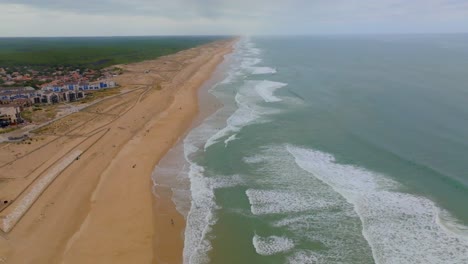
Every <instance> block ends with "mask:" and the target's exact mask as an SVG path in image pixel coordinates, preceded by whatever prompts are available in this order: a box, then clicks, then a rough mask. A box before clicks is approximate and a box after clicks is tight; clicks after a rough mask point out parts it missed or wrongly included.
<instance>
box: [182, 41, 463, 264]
mask: <svg viewBox="0 0 468 264" xmlns="http://www.w3.org/2000/svg"><path fill="white" fill-rule="evenodd" d="M225 67H227V68H228V69H227V70H226V72H225V79H224V80H223V81H221V82H219V83H217V84H216V85H214V86H213V88H212V90H211V93H213V94H214V95H215V96H216V97H217V98H218V100H220V101H221V102H222V103H223V105H224V106H223V108H221V109H220V110H218V111H217V112H216V113H215V114H213V115H212V116H210V117H209V118H207V119H206V120H205V121H204V122H203V123H202V124H201V125H200V126H198V127H197V128H195V129H194V130H192V131H191V132H190V133H189V135H188V136H187V138H186V139H185V140H184V153H185V157H186V159H187V162H188V165H189V166H187V167H186V170H184V171H183V172H182V173H181V174H180V175H179V177H180V179H182V180H183V179H184V177H188V178H189V179H190V182H191V187H190V188H191V202H192V207H191V209H190V211H189V212H187V209H185V213H188V217H187V221H188V222H187V229H186V233H185V236H186V237H185V250H184V260H185V262H186V263H468V209H467V208H468V207H467V204H466V202H467V201H468V175H467V171H468V35H462V34H460V35H386V36H384V35H380V36H316V37H252V38H244V39H242V40H241V41H240V42H239V43H238V44H237V46H236V48H235V51H234V53H233V54H232V55H230V56H229V57H228V58H227V61H226V62H225ZM175 193H176V194H179V195H178V196H176V197H175V200H176V203H177V204H178V208H179V209H181V208H182V209H181V210H182V211H184V209H183V208H184V206H183V204H184V199H185V202H187V200H186V199H188V197H189V196H188V193H185V195H180V194H181V193H183V190H182V191H180V190H179V192H177V191H176V192H175ZM184 197H185V198H184ZM185 208H188V207H187V206H185Z"/></svg>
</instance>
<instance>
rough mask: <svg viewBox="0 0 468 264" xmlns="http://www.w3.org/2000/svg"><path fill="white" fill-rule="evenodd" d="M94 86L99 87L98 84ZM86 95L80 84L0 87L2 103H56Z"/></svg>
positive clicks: (70, 100) (24, 104)
mask: <svg viewBox="0 0 468 264" xmlns="http://www.w3.org/2000/svg"><path fill="white" fill-rule="evenodd" d="M92 87H99V85H98V84H96V85H95V86H92ZM84 97H85V93H84V91H83V90H81V89H80V86H79V85H78V84H68V85H66V86H52V87H45V88H43V89H41V90H35V89H34V88H32V87H4V88H0V104H16V105H21V106H26V105H27V103H26V101H29V102H30V103H31V104H56V103H60V102H73V101H77V100H80V99H83V98H84Z"/></svg>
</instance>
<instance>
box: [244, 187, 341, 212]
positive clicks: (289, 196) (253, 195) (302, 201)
mask: <svg viewBox="0 0 468 264" xmlns="http://www.w3.org/2000/svg"><path fill="white" fill-rule="evenodd" d="M246 195H247V197H248V198H249V202H250V208H251V211H252V213H253V214H255V215H263V214H278V213H294V212H302V211H306V210H311V209H319V208H325V207H328V206H331V205H333V204H332V203H330V201H327V200H324V199H320V198H319V197H317V196H316V195H314V194H312V195H306V194H303V193H302V194H301V193H294V192H291V191H281V190H256V189H248V190H247V191H246Z"/></svg>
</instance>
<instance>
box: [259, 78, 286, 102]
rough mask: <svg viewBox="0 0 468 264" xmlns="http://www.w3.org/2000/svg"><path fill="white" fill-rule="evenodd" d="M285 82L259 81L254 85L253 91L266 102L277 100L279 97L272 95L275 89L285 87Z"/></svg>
mask: <svg viewBox="0 0 468 264" xmlns="http://www.w3.org/2000/svg"><path fill="white" fill-rule="evenodd" d="M286 85H287V84H286V83H280V82H272V81H266V80H265V81H261V82H260V83H258V84H257V85H255V91H256V92H257V93H258V95H260V96H261V97H262V98H263V100H264V101H265V102H267V103H272V102H279V101H281V98H278V97H276V96H275V95H274V93H275V91H276V90H278V89H280V88H283V87H285V86H286Z"/></svg>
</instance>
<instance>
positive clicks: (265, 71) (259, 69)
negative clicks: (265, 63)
mask: <svg viewBox="0 0 468 264" xmlns="http://www.w3.org/2000/svg"><path fill="white" fill-rule="evenodd" d="M251 71H252V74H255V75H260V74H274V73H276V69H273V68H270V67H251Z"/></svg>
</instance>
